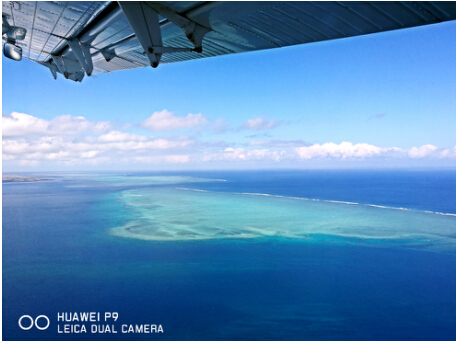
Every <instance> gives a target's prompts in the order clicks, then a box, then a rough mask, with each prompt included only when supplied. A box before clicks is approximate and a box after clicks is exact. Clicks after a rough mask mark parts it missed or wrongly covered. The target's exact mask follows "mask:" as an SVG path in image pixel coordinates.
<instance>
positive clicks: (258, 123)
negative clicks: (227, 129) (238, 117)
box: [241, 116, 280, 130]
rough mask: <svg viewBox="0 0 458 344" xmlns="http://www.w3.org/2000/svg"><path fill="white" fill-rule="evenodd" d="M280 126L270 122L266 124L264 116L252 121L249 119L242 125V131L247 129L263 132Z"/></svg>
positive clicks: (277, 123) (272, 121)
mask: <svg viewBox="0 0 458 344" xmlns="http://www.w3.org/2000/svg"><path fill="white" fill-rule="evenodd" d="M279 125H280V123H279V122H276V121H274V120H271V121H270V122H267V121H266V120H265V116H261V117H257V118H254V119H249V120H247V121H246V122H245V124H243V125H242V127H241V128H242V129H249V130H265V129H272V128H276V127H278V126H279Z"/></svg>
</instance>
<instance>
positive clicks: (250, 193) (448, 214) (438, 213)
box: [175, 187, 456, 217]
mask: <svg viewBox="0 0 458 344" xmlns="http://www.w3.org/2000/svg"><path fill="white" fill-rule="evenodd" d="M175 189H178V190H189V191H198V192H217V193H227V194H236V195H247V196H264V197H277V198H287V199H297V200H302V201H313V202H327V203H338V204H346V205H360V206H365V207H373V208H380V209H392V210H404V211H416V212H424V213H428V214H436V215H442V216H455V217H456V214H452V213H442V212H438V211H436V212H433V211H430V210H416V209H411V208H403V207H390V206H384V205H378V204H370V203H357V202H348V201H334V200H320V199H318V198H306V197H294V196H282V195H272V194H266V193H258V192H224V191H207V190H200V189H190V188H178V187H177V188H175Z"/></svg>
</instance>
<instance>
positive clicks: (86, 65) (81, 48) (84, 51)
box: [67, 38, 94, 76]
mask: <svg viewBox="0 0 458 344" xmlns="http://www.w3.org/2000/svg"><path fill="white" fill-rule="evenodd" d="M67 43H68V45H69V46H70V48H72V51H73V54H74V55H75V57H76V59H77V60H78V62H79V63H80V65H81V67H83V69H84V71H85V72H86V74H87V76H91V74H92V70H93V69H94V67H93V65H92V58H91V53H90V52H89V46H87V45H86V44H83V43H81V42H80V40H79V39H78V38H72V39H67Z"/></svg>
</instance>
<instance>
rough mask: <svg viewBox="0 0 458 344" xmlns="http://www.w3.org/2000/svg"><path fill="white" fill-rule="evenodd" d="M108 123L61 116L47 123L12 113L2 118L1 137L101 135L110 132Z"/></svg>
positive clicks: (32, 117) (39, 119) (79, 117)
mask: <svg viewBox="0 0 458 344" xmlns="http://www.w3.org/2000/svg"><path fill="white" fill-rule="evenodd" d="M111 127H112V125H111V123H110V122H93V121H88V120H87V119H85V118H84V117H81V116H78V117H73V116H71V115H62V116H57V117H55V118H53V119H52V120H51V121H47V120H44V119H41V118H37V117H34V116H30V115H27V114H25V113H18V112H13V113H11V114H9V115H3V116H2V131H3V137H20V136H22V137H26V136H31V135H35V136H56V135H74V134H81V133H88V132H94V133H102V132H106V131H108V130H110V129H111Z"/></svg>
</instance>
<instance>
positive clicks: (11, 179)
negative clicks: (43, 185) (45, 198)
mask: <svg viewBox="0 0 458 344" xmlns="http://www.w3.org/2000/svg"><path fill="white" fill-rule="evenodd" d="M46 180H51V179H50V178H40V177H32V176H16V175H2V183H23V182H42V181H46Z"/></svg>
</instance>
